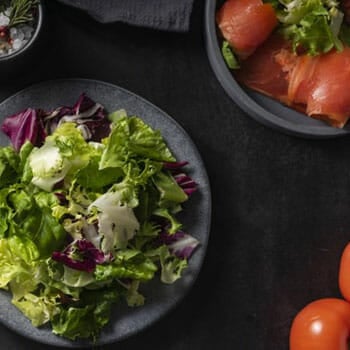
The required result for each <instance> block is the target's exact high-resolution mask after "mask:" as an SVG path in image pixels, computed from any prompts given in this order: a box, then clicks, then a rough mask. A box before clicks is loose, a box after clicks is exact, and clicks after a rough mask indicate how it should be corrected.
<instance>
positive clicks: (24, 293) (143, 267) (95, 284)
mask: <svg viewBox="0 0 350 350" xmlns="http://www.w3.org/2000/svg"><path fill="white" fill-rule="evenodd" d="M0 116H1V120H0V123H1V134H0V158H1V163H0V164H1V165H0V211H1V221H0V308H1V313H0V322H1V323H2V324H4V325H5V326H6V327H8V328H10V329H12V330H13V331H15V332H18V333H20V334H21V335H23V336H26V337H28V338H31V339H34V340H36V341H39V342H42V343H45V344H50V345H55V346H63V347H84V346H92V345H103V344H108V343H112V342H117V341H119V340H121V339H124V338H127V337H129V336H131V335H133V334H135V333H137V332H139V331H140V330H142V329H144V328H145V327H148V326H150V325H152V324H153V323H155V322H156V321H157V320H158V319H159V318H160V317H162V316H164V315H165V314H166V313H167V312H168V311H170V310H171V309H172V308H174V307H175V306H176V305H177V304H178V303H179V302H180V301H181V299H182V298H183V297H184V296H185V295H186V292H187V291H188V290H189V289H190V288H191V286H192V285H193V283H194V282H195V280H196V277H197V275H198V273H199V271H200V268H201V265H202V262H203V259H204V256H205V251H206V246H207V242H208V236H209V230H210V215H211V201H210V188H209V182H208V178H207V174H206V170H205V167H204V165H203V162H202V160H201V157H200V154H199V153H198V150H197V149H196V146H195V145H194V144H193V142H192V141H191V139H190V137H189V136H188V134H187V133H186V132H185V131H184V129H183V128H182V127H181V126H180V125H179V124H178V123H177V122H176V121H175V120H174V119H172V118H171V117H169V116H168V115H167V114H166V113H165V112H163V111H162V110H160V109H159V108H157V107H156V106H154V105H153V104H151V103H150V102H148V101H146V100H144V99H143V98H141V97H139V96H137V95H135V94H133V93H131V92H129V91H127V90H125V89H122V88H120V87H118V86H115V85H111V84H108V83H104V82H100V81H95V80H84V79H67V80H66V79H63V80H55V81H48V82H44V83H40V84H38V85H34V86H31V87H29V88H27V89H25V90H23V91H20V92H19V93H17V94H15V95H13V96H11V97H10V98H8V99H7V100H5V101H3V102H2V103H1V104H0Z"/></svg>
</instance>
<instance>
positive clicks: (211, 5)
mask: <svg viewBox="0 0 350 350" xmlns="http://www.w3.org/2000/svg"><path fill="white" fill-rule="evenodd" d="M223 2H224V1H223V0H218V1H217V0H206V4H205V20H204V24H205V26H204V30H205V44H206V50H207V55H208V58H209V62H210V64H211V67H212V69H213V71H214V74H215V75H216V77H217V79H218V81H219V82H220V84H221V85H222V87H223V88H224V90H225V91H226V93H227V94H228V95H229V96H230V97H231V99H232V100H233V101H234V102H235V103H236V104H237V105H238V106H239V107H240V108H241V109H242V110H243V111H244V112H246V113H247V114H248V115H250V116H251V117H252V118H253V119H255V120H256V121H258V122H260V123H262V124H264V125H265V126H268V127H271V128H273V129H276V130H278V131H281V132H283V133H286V134H289V135H293V136H299V137H304V138H310V139H322V138H334V137H340V136H345V135H348V134H349V133H350V125H349V124H348V126H346V127H345V128H344V129H337V128H333V127H331V126H328V125H327V124H326V123H325V122H322V121H319V120H315V119H312V118H310V117H307V116H305V115H304V114H302V113H299V112H296V111H294V110H292V109H290V108H288V107H286V106H284V105H282V104H281V103H279V102H277V101H275V100H273V99H271V98H269V97H266V96H263V95H261V94H259V93H257V92H254V91H251V90H249V89H245V88H243V87H241V86H240V85H239V84H238V83H237V81H236V80H235V79H234V77H233V76H232V73H231V71H230V70H229V69H228V68H227V66H226V64H225V61H224V59H223V57H222V54H221V38H220V35H219V33H218V30H217V26H216V23H215V13H216V10H217V9H218V8H219V7H220V6H221V4H223Z"/></svg>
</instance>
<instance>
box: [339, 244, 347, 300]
mask: <svg viewBox="0 0 350 350" xmlns="http://www.w3.org/2000/svg"><path fill="white" fill-rule="evenodd" d="M338 278H339V289H340V291H341V293H342V295H343V297H344V299H346V300H348V301H350V243H348V244H347V246H346V247H345V249H344V251H343V254H342V257H341V259H340V267H339V277H338Z"/></svg>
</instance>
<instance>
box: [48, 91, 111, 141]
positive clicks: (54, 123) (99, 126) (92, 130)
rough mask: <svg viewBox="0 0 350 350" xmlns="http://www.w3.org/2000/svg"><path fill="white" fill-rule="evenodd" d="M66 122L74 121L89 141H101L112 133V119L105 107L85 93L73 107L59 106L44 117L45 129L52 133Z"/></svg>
mask: <svg viewBox="0 0 350 350" xmlns="http://www.w3.org/2000/svg"><path fill="white" fill-rule="evenodd" d="M64 122H74V123H76V124H77V125H78V129H80V131H81V132H82V135H83V136H84V138H85V139H86V140H88V141H101V139H102V138H104V137H106V136H108V135H109V133H110V121H109V120H108V118H107V113H106V111H105V109H104V107H103V106H102V105H101V104H99V103H96V102H94V101H93V100H92V99H91V98H89V97H88V96H87V95H86V94H85V93H83V94H81V95H80V96H79V98H78V100H77V102H76V103H75V104H74V106H73V107H67V106H64V107H59V108H57V109H55V110H54V111H52V112H50V113H48V114H47V115H46V116H45V118H44V125H45V129H46V130H47V132H48V134H51V133H53V132H54V131H55V129H56V128H57V127H58V126H59V125H60V124H61V123H64Z"/></svg>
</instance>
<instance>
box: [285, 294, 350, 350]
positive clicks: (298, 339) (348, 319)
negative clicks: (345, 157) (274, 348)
mask: <svg viewBox="0 0 350 350" xmlns="http://www.w3.org/2000/svg"><path fill="white" fill-rule="evenodd" d="M349 335H350V303H348V302H347V301H345V300H342V299H336V298H326V299H319V300H316V301H314V302H312V303H310V304H308V305H307V306H306V307H305V308H304V309H302V310H301V311H300V312H299V313H298V314H297V316H296V317H295V318H294V320H293V323H292V327H291V330H290V337H289V345H290V350H348V349H349V348H348V340H349Z"/></svg>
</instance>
